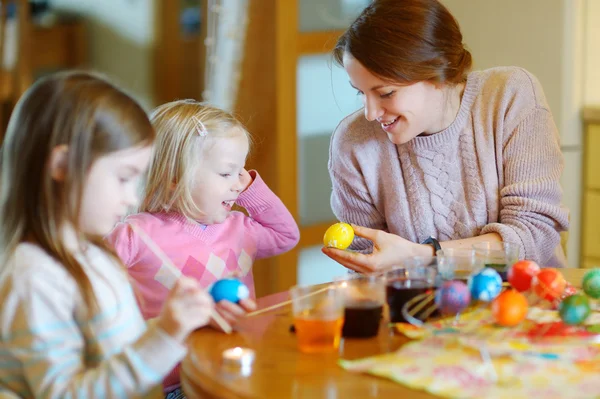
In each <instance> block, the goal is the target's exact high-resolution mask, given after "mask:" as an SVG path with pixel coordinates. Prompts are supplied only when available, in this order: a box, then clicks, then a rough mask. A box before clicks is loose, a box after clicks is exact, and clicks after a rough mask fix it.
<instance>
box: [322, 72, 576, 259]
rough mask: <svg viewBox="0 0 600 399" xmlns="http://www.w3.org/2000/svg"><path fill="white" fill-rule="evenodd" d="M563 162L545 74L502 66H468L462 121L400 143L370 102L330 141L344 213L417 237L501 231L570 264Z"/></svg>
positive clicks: (361, 243)
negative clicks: (371, 118)
mask: <svg viewBox="0 0 600 399" xmlns="http://www.w3.org/2000/svg"><path fill="white" fill-rule="evenodd" d="M562 169H563V157H562V154H561V151H560V145H559V137H558V132H557V129H556V125H555V124H554V121H553V119H552V115H551V113H550V110H549V107H548V104H547V103H546V99H545V96H544V93H543V91H542V87H541V86H540V84H539V82H538V81H537V79H536V78H535V77H534V76H533V75H531V74H530V73H528V72H527V71H525V70H523V69H520V68H515V67H503V68H493V69H488V70H485V71H477V72H472V73H470V74H469V76H468V79H467V83H466V86H465V90H464V94H463V98H462V100H461V104H460V108H459V111H458V114H457V116H456V119H455V120H454V122H452V124H451V125H450V126H448V128H446V129H445V130H443V131H441V132H439V133H435V134H432V135H428V136H418V137H416V138H415V139H413V140H412V141H410V142H408V143H406V144H403V145H398V146H397V145H394V144H392V143H391V142H390V141H389V140H388V139H387V136H386V134H385V132H384V131H383V130H382V129H381V127H380V125H379V123H377V122H368V121H367V120H366V119H365V118H364V115H363V111H362V110H359V111H357V112H355V113H353V114H351V115H349V116H348V117H346V118H345V119H344V120H343V121H342V122H341V123H340V124H339V126H338V127H337V128H336V130H335V132H334V134H333V136H332V139H331V147H330V157H329V172H330V175H331V179H332V181H333V193H332V196H331V206H332V208H333V211H334V213H335V215H336V216H337V218H338V219H339V220H341V221H345V222H351V223H355V224H358V225H363V226H368V227H372V228H377V229H382V230H385V231H388V232H391V233H394V234H397V235H399V236H401V237H404V238H406V239H408V240H410V241H413V242H421V241H423V240H424V239H426V238H427V237H428V236H430V235H433V236H436V237H437V238H438V240H440V241H447V240H456V239H461V238H469V237H473V236H477V235H481V234H486V233H491V232H496V233H498V234H500V235H501V236H502V239H503V240H504V241H509V242H514V243H516V244H518V245H519V246H520V248H521V249H520V257H521V258H522V259H523V258H525V259H531V260H534V261H536V262H538V263H540V265H543V266H553V267H562V266H564V260H563V259H564V256H563V255H562V253H561V252H562V249H561V248H560V235H559V232H560V231H564V230H567V229H568V226H569V222H568V211H567V209H566V208H564V207H562V206H561V197H562V191H561V188H560V184H559V179H560V174H561V172H562ZM369 247H370V242H368V241H365V240H356V241H355V244H354V249H367V248H369Z"/></svg>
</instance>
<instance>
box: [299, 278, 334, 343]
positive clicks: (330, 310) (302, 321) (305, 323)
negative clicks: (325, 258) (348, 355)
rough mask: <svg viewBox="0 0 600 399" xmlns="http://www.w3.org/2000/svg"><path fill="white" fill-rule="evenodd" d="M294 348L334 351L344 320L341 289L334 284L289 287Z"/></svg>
mask: <svg viewBox="0 0 600 399" xmlns="http://www.w3.org/2000/svg"><path fill="white" fill-rule="evenodd" d="M290 295H291V297H292V311H293V314H294V326H295V328H296V336H297V337H298V348H299V349H300V351H302V352H305V353H324V352H334V351H336V350H337V349H338V347H339V346H340V339H341V336H342V325H343V324H344V292H343V290H342V289H339V287H337V286H336V285H335V284H333V285H328V286H326V287H322V286H314V285H311V286H295V287H292V288H291V289H290Z"/></svg>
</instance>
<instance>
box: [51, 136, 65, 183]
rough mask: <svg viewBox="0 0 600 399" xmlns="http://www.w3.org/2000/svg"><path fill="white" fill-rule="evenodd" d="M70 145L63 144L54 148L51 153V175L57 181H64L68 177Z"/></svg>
mask: <svg viewBox="0 0 600 399" xmlns="http://www.w3.org/2000/svg"><path fill="white" fill-rule="evenodd" d="M68 156H69V146H68V145H66V144H61V145H58V146H56V147H54V148H53V149H52V153H51V154H50V163H49V166H50V176H52V179H54V180H56V181H57V182H62V181H64V180H65V178H66V177H67V158H68Z"/></svg>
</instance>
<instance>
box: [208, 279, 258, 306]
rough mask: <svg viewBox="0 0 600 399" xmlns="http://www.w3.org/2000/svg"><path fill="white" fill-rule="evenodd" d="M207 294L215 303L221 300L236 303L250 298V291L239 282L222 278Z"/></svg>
mask: <svg viewBox="0 0 600 399" xmlns="http://www.w3.org/2000/svg"><path fill="white" fill-rule="evenodd" d="M209 294H210V295H211V296H212V297H213V300H214V301H215V303H217V302H220V301H222V300H226V301H229V302H232V303H238V302H239V301H241V300H242V299H247V298H248V297H249V296H250V290H249V289H248V287H246V286H245V285H244V283H242V282H241V281H240V280H237V279H234V278H224V279H222V280H218V281H217V282H215V283H214V284H213V286H212V287H211V288H210V291H209Z"/></svg>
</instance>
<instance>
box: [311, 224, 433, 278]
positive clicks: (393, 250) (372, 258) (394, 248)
mask: <svg viewBox="0 0 600 399" xmlns="http://www.w3.org/2000/svg"><path fill="white" fill-rule="evenodd" d="M352 227H353V228H354V234H356V235H357V236H359V237H363V238H366V239H368V240H371V241H373V253H371V254H361V253H359V252H352V251H344V250H340V249H336V248H323V249H322V251H323V253H324V254H325V255H327V256H329V257H330V258H331V259H333V260H335V261H336V262H338V263H340V264H342V265H343V266H345V267H347V268H348V269H352V270H355V271H357V272H359V273H369V272H374V271H379V270H385V269H390V268H392V267H393V266H396V265H398V264H399V263H400V262H402V261H403V260H404V259H406V258H410V257H412V256H432V255H433V248H432V247H431V246H429V245H422V244H415V243H414V242H411V241H408V240H405V239H404V238H402V237H400V236H397V235H395V234H390V233H386V232H385V231H381V230H374V229H369V228H367V227H361V226H354V225H352Z"/></svg>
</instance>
